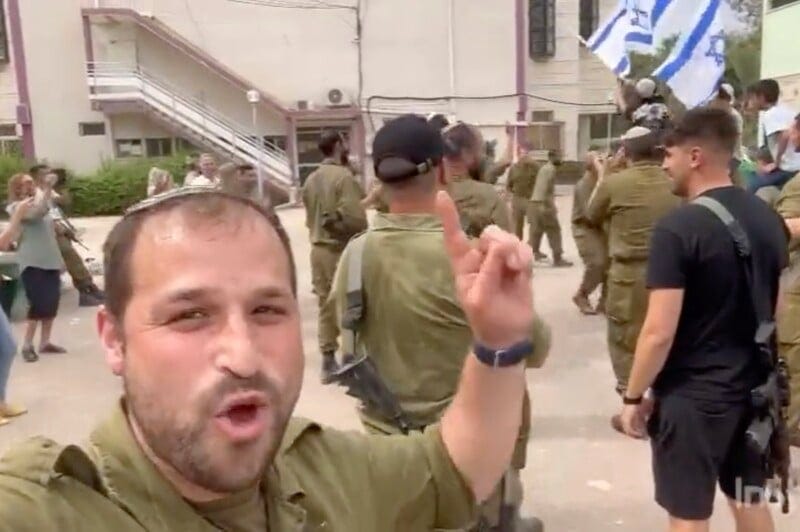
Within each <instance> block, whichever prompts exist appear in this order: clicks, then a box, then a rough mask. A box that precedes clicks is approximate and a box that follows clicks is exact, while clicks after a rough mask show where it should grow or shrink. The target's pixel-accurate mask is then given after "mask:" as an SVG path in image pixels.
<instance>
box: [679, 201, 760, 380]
mask: <svg viewBox="0 0 800 532" xmlns="http://www.w3.org/2000/svg"><path fill="white" fill-rule="evenodd" d="M692 203H693V204H696V205H700V206H702V207H705V208H706V209H708V210H710V211H711V212H712V213H714V215H716V217H717V218H719V220H720V221H721V222H722V223H723V224H725V227H726V228H727V229H728V232H729V233H730V235H731V238H732V239H733V243H734V246H735V247H736V254H737V255H738V256H739V259H740V261H741V263H742V270H743V271H744V277H745V282H746V283H747V291H748V293H749V294H750V300H751V301H752V304H753V312H754V314H755V317H756V321H757V322H758V328H757V329H756V336H755V343H756V345H757V346H758V348H759V350H760V351H761V352H762V353H763V354H765V355H767V360H768V361H769V364H770V365H774V363H775V360H774V350H773V349H772V345H771V342H772V339H773V337H774V334H775V315H774V312H773V311H772V310H771V309H770V303H769V298H765V297H763V296H762V295H760V294H759V289H758V287H757V286H756V285H755V281H754V274H753V257H752V248H751V246H750V239H749V238H748V236H747V233H746V232H745V231H744V229H743V228H742V226H741V224H740V223H739V222H738V221H737V220H736V218H734V217H733V215H732V214H731V212H730V211H729V210H728V209H727V207H725V206H724V205H723V204H722V203H720V202H719V201H717V200H715V199H714V198H710V197H708V196H700V197H699V198H696V199H695V200H694V201H692Z"/></svg>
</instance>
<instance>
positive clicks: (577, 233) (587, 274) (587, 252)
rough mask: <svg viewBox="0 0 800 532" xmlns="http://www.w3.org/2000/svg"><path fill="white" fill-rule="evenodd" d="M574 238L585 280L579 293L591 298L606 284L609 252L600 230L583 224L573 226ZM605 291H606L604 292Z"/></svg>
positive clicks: (582, 280)
mask: <svg viewBox="0 0 800 532" xmlns="http://www.w3.org/2000/svg"><path fill="white" fill-rule="evenodd" d="M572 237H573V238H574V239H575V245H576V246H577V248H578V254H580V256H581V260H582V261H583V266H584V269H583V278H582V279H581V285H580V288H579V289H578V291H579V293H581V294H583V295H585V296H587V297H588V296H590V295H591V294H592V293H594V291H595V290H596V289H597V287H598V286H601V285H604V284H605V282H606V270H607V268H608V252H607V250H606V244H605V239H604V238H603V233H602V231H600V230H599V229H595V228H593V227H588V226H585V225H581V224H573V225H572ZM603 291H605V289H604V290H603Z"/></svg>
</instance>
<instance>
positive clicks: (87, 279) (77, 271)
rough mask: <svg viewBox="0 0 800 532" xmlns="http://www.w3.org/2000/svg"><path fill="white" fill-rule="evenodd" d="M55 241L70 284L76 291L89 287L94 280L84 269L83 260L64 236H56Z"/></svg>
mask: <svg viewBox="0 0 800 532" xmlns="http://www.w3.org/2000/svg"><path fill="white" fill-rule="evenodd" d="M56 241H57V242H58V249H59V251H61V258H63V259H64V264H65V265H66V267H67V272H68V273H69V276H70V277H71V278H72V284H73V285H74V286H75V288H77V289H78V290H80V289H82V288H86V287H87V286H91V285H92V283H93V282H94V280H93V279H92V274H91V273H89V270H88V269H87V268H86V264H84V262H83V259H82V258H81V256H80V255H79V254H78V252H77V251H76V250H75V246H74V245H73V244H72V241H71V240H70V239H69V238H67V237H66V236H64V235H59V234H56Z"/></svg>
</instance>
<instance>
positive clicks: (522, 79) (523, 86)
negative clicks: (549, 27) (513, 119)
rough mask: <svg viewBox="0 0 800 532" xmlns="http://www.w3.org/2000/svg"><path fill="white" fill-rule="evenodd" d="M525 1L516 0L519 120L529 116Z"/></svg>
mask: <svg viewBox="0 0 800 532" xmlns="http://www.w3.org/2000/svg"><path fill="white" fill-rule="evenodd" d="M526 4H527V2H526V1H525V0H516V14H515V17H516V34H517V91H516V92H517V94H518V95H519V96H518V98H519V103H518V107H517V120H526V118H527V116H528V97H527V96H525V93H526V92H527V88H528V87H527V85H528V83H527V78H526V71H525V68H526V66H527V64H528V54H527V46H526V44H527V36H526V34H525V30H526V28H527V24H526V20H525V18H526V17H525V5H526Z"/></svg>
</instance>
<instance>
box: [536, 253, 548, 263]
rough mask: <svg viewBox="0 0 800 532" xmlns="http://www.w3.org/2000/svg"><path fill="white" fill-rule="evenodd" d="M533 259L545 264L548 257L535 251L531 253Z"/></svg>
mask: <svg viewBox="0 0 800 532" xmlns="http://www.w3.org/2000/svg"><path fill="white" fill-rule="evenodd" d="M533 259H534V260H535V261H536V262H547V260H548V259H550V257H549V256H548V255H547V253H542V252H541V251H535V252H534V253H533Z"/></svg>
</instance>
